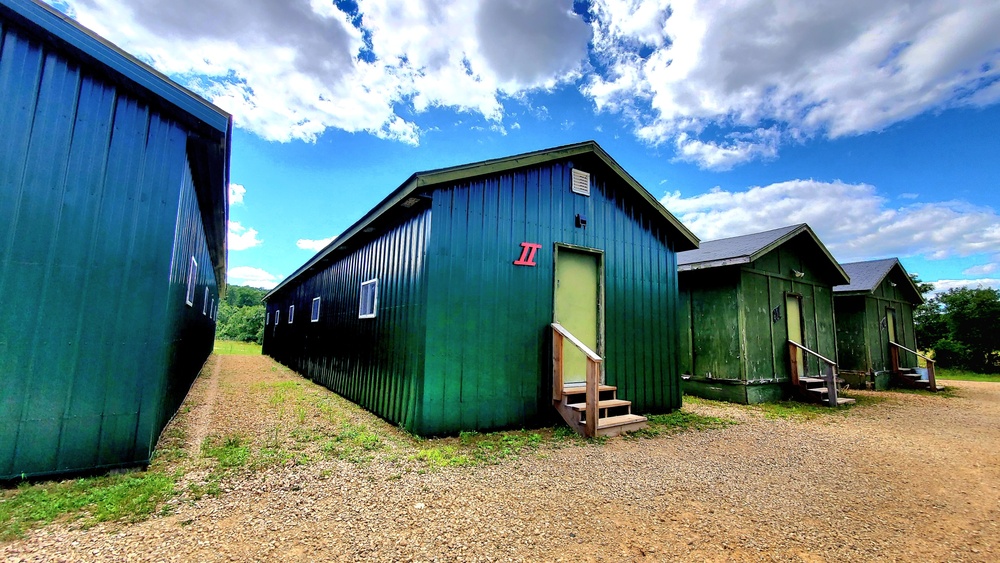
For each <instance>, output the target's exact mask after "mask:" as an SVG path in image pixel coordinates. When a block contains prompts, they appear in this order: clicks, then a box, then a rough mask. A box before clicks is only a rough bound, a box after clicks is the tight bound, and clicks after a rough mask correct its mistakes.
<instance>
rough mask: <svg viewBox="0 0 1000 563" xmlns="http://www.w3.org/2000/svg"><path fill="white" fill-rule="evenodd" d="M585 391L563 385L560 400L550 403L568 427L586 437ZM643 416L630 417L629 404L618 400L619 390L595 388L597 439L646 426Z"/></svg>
mask: <svg viewBox="0 0 1000 563" xmlns="http://www.w3.org/2000/svg"><path fill="white" fill-rule="evenodd" d="M586 396H587V389H586V387H585V386H583V385H574V386H563V392H562V400H559V401H555V400H554V401H553V404H554V406H555V407H556V410H558V411H559V414H561V415H562V417H563V420H565V421H566V423H567V424H568V425H569V427H570V428H572V429H573V430H575V431H577V432H578V433H579V434H580V435H586V425H587V402H586ZM648 424H649V422H648V421H647V420H646V417H644V416H641V415H637V414H632V401H626V400H625V399H619V398H618V388H617V387H614V386H613V385H601V386H599V388H598V401H597V425H596V426H597V428H596V430H595V434H596V435H597V436H608V437H610V436H618V435H620V434H623V433H625V432H635V431H636V430H642V429H643V428H646V426H648Z"/></svg>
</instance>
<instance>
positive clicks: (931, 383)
mask: <svg viewBox="0 0 1000 563" xmlns="http://www.w3.org/2000/svg"><path fill="white" fill-rule="evenodd" d="M927 385H928V389H930V390H931V391H933V392H935V393H937V390H938V388H937V381H935V380H934V360H927Z"/></svg>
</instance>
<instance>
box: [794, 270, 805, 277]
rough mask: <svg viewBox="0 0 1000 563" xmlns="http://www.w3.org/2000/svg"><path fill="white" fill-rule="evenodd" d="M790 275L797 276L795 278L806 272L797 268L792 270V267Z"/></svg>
mask: <svg viewBox="0 0 1000 563" xmlns="http://www.w3.org/2000/svg"><path fill="white" fill-rule="evenodd" d="M792 275H793V276H795V277H797V278H801V277H802V276H804V275H806V273H805V272H800V271H798V270H794V269H793V270H792Z"/></svg>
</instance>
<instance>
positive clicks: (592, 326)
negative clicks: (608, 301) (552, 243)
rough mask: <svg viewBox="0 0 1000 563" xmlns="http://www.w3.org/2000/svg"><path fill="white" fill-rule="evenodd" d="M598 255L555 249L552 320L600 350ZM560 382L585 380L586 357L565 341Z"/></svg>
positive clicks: (596, 350) (580, 339)
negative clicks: (554, 285) (554, 297)
mask: <svg viewBox="0 0 1000 563" xmlns="http://www.w3.org/2000/svg"><path fill="white" fill-rule="evenodd" d="M599 259H600V258H599V255H597V254H594V253H591V252H580V251H576V250H569V249H565V248H559V249H558V250H557V252H556V289H555V292H556V304H555V321H556V322H557V323H559V324H561V325H562V326H563V327H564V328H565V329H566V330H568V331H569V332H570V334H572V335H573V336H575V337H576V338H577V339H578V340H579V341H580V342H583V343H584V344H586V345H587V346H588V347H589V348H590V349H591V350H593V351H594V352H596V353H598V354H599V353H600V349H599V348H598V346H599V342H600V336H599V335H600V308H601V303H600V301H601V279H600V278H601V270H600V263H599ZM563 382H564V383H566V384H567V385H572V384H584V383H586V382H587V360H586V356H585V355H584V354H583V352H581V351H580V350H579V349H578V348H577V347H576V346H573V344H571V343H570V342H569V341H566V342H565V344H564V346H563Z"/></svg>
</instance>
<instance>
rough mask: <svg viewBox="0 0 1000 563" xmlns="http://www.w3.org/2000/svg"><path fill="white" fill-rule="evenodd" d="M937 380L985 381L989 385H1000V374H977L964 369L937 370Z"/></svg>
mask: <svg viewBox="0 0 1000 563" xmlns="http://www.w3.org/2000/svg"><path fill="white" fill-rule="evenodd" d="M934 377H935V378H936V379H945V380H956V381H985V382H987V383H1000V374H998V373H976V372H974V371H966V370H964V369H950V368H937V369H936V370H934Z"/></svg>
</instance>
